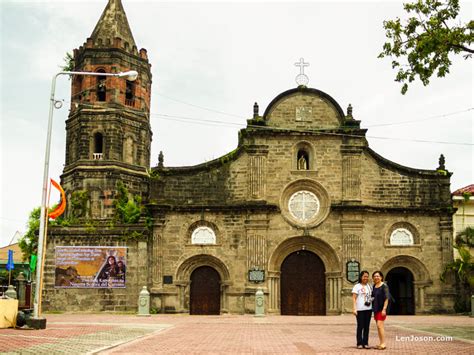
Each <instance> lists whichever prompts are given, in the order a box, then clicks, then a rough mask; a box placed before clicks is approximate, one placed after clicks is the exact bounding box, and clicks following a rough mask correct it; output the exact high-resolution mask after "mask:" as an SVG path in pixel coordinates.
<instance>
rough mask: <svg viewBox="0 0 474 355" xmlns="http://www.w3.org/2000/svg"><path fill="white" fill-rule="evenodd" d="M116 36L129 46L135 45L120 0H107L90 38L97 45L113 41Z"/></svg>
mask: <svg viewBox="0 0 474 355" xmlns="http://www.w3.org/2000/svg"><path fill="white" fill-rule="evenodd" d="M116 37H118V38H121V39H122V41H123V42H125V43H128V45H129V48H133V47H134V46H135V47H136V44H135V40H134V39H133V35H132V31H131V30H130V25H129V24H128V20H127V15H126V14H125V10H124V9H123V6H122V1H121V0H109V2H108V4H107V6H106V7H105V9H104V12H103V13H102V16H101V17H100V20H99V22H97V25H96V26H95V28H94V31H93V32H92V35H91V38H92V41H93V43H94V44H95V45H98V44H100V43H104V44H106V43H114V39H115V38H116Z"/></svg>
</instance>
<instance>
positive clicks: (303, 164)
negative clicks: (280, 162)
mask: <svg viewBox="0 0 474 355" xmlns="http://www.w3.org/2000/svg"><path fill="white" fill-rule="evenodd" d="M296 167H297V170H309V154H308V152H307V151H306V150H305V149H299V150H298V154H297V155H296Z"/></svg>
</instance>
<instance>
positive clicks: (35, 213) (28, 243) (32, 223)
mask: <svg viewBox="0 0 474 355" xmlns="http://www.w3.org/2000/svg"><path fill="white" fill-rule="evenodd" d="M40 215H41V207H36V208H34V209H33V210H32V211H31V212H30V216H29V217H28V222H27V224H26V226H27V228H28V229H27V231H26V233H25V234H24V235H23V237H22V238H21V239H20V241H19V242H18V246H19V247H20V249H21V251H22V252H23V258H24V260H27V259H29V257H30V255H32V254H36V251H37V248H38V231H39V225H40Z"/></svg>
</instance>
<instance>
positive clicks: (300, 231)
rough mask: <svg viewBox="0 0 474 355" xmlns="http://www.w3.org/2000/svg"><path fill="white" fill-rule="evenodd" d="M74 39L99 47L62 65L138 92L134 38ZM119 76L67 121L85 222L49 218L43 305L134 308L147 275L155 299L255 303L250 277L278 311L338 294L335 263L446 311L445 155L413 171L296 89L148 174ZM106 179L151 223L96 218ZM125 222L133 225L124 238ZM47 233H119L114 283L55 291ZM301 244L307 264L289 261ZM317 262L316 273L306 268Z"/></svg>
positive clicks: (140, 126) (158, 304)
mask: <svg viewBox="0 0 474 355" xmlns="http://www.w3.org/2000/svg"><path fill="white" fill-rule="evenodd" d="M111 4H112V5H113V6H112V5H111ZM114 6H115V7H114ZM111 8H114V9H115V10H114V11H121V12H123V9H122V7H121V4H120V1H113V0H110V1H109V5H108V7H107V8H106V10H105V12H107V11H112V10H111ZM123 16H125V15H124V14H123ZM109 17H110V16H109ZM103 18H108V17H107V16H104V15H103V17H102V18H101V21H103ZM125 22H126V18H125ZM127 26H128V24H127ZM97 27H100V21H99V24H98V26H97ZM97 27H96V30H97ZM109 27H110V26H109ZM96 30H95V31H94V33H97V32H96ZM122 32H123V31H122ZM125 32H126V31H125ZM93 35H94V34H93ZM129 36H131V32H130V35H129ZM132 40H133V37H132ZM116 42H117V43H120V41H116ZM87 43H88V44H87V45H86V47H85V48H83V49H82V51H84V52H87V51H88V48H89V47H88V45H89V46H90V50H91V53H96V52H95V51H96V50H97V53H102V54H103V55H104V57H100V58H99V57H95V56H94V55H92V54H91V57H90V58H91V62H90V63H88V64H87V65H86V64H85V62H84V61H81V60H79V61H78V62H76V66H77V65H79V66H81V65H82V67H81V68H82V69H86V68H92V69H91V70H95V69H96V68H98V67H97V66H96V62H95V61H96V60H97V61H98V62H99V61H102V60H103V61H106V62H107V63H108V65H110V66H111V67H110V68H112V67H113V65H114V61H118V64H117V65H118V67H120V70H128V69H135V70H138V71H139V72H140V78H141V81H139V84H138V85H139V86H140V87H141V91H140V93H138V94H137V95H138V96H139V97H142V98H143V101H142V103H147V102H149V92H150V91H149V90H150V83H151V79H150V77H151V75H150V72H149V64H148V62H147V61H146V56H145V54H146V52H145V51H144V50H142V51H140V54H139V55H138V54H137V53H135V52H136V47H133V48H135V50H134V51H135V52H134V51H133V50H132V51H128V52H127V50H126V48H130V46H129V47H123V48H122V47H121V49H116V48H115V47H113V48H114V49H110V50H111V51H112V52H113V51H117V52H119V53H120V55H123V56H125V57H126V58H127V59H122V58H121V57H120V56H118V57H117V56H115V55H114V56H112V55H111V56H110V60H109V59H105V58H106V57H107V56H106V53H107V51H108V50H109V49H107V48H104V49H103V48H102V47H100V48H98V49H97V48H95V47H94V46H96V44H95V43H94V41H93V40H88V42H87ZM104 43H106V42H105V41H102V42H101V45H103V44H104ZM110 43H112V42H110ZM110 53H111V52H110ZM76 55H77V52H76ZM81 58H82V57H81ZM99 59H100V60H99ZM125 63H126V64H125ZM88 65H89V66H88ZM87 70H89V69H87ZM122 84H123V83H122ZM122 84H119V82H118V81H114V82H110V83H107V85H108V87H110V89H109V88H108V89H107V90H111V92H116V93H117V92H118V94H117V95H115V96H112V97H114V99H111V101H106V102H103V103H102V102H101V103H98V102H95V101H94V100H92V99H91V101H90V103H91V105H89V102H88V105H86V106H83V104H81V103H80V104H79V107H78V108H77V109H74V110H72V112H71V115H70V119H69V120H68V122H67V125H68V126H67V131H68V150H67V151H68V152H67V154H66V168H65V170H64V175H63V180H62V182H63V185H64V186H65V188H66V190H67V192H68V193H69V194H71V193H72V192H73V191H75V190H77V189H80V190H85V191H87V192H88V194H89V195H88V196H89V201H90V202H89V207H90V208H89V211H92V212H90V213H89V215H88V216H82V217H83V218H85V217H90V218H91V219H92V221H93V222H94V225H93V228H90V227H87V226H85V225H84V223H85V222H84V223H83V225H77V226H74V227H67V228H66V227H61V228H54V229H53V230H52V231H51V233H50V237H49V242H48V248H47V249H48V252H47V253H48V254H47V255H48V256H47V260H46V270H47V273H46V279H45V282H46V290H45V297H44V299H45V307H46V308H48V309H75V310H76V309H77V310H125V309H135V308H136V300H137V296H138V292H139V291H140V290H141V287H142V286H144V285H147V286H148V288H149V289H150V292H151V297H152V306H153V307H154V308H155V309H157V310H158V311H160V312H183V313H187V312H191V313H193V314H210V313H211V312H214V311H215V310H216V309H217V312H218V313H237V314H242V313H253V311H254V307H255V304H254V295H255V292H256V290H257V289H258V288H262V289H263V291H264V293H265V298H266V311H267V312H268V313H273V314H280V313H281V312H282V309H283V308H284V309H285V312H286V314H339V313H341V312H347V311H350V309H351V307H352V303H351V302H352V301H351V289H352V286H353V283H352V282H350V281H348V278H347V277H346V271H347V270H346V263H347V262H349V261H358V262H359V263H360V265H361V268H362V269H367V270H369V271H370V272H372V271H375V270H379V269H380V270H382V271H383V272H384V273H385V274H386V275H387V274H388V276H389V280H388V281H389V284H391V285H393V287H392V291H393V293H394V295H395V298H397V296H398V298H399V305H398V306H397V309H396V312H398V313H402V314H410V313H424V312H438V311H446V310H449V309H451V308H452V304H453V296H454V295H453V289H452V287H451V285H450V284H449V283H448V284H442V283H441V281H439V275H440V274H441V272H442V269H443V265H444V263H446V262H449V261H450V260H452V222H451V215H452V208H451V199H450V191H449V186H450V178H449V176H450V174H449V173H447V172H446V171H445V170H444V167H442V166H440V169H438V170H433V171H431V170H418V169H412V168H407V167H404V166H401V165H398V164H396V163H393V162H391V161H388V160H387V159H384V158H383V157H381V156H379V155H378V154H377V153H375V152H374V151H373V150H371V149H370V148H369V146H368V142H367V140H366V138H365V134H366V130H365V129H361V128H360V122H359V121H356V120H355V119H354V118H353V117H352V108H350V109H348V112H347V114H345V113H344V112H343V110H342V109H341V107H340V105H339V104H338V103H337V102H336V101H335V100H334V99H333V98H332V97H330V96H329V95H327V94H326V93H324V92H322V91H319V90H316V89H311V88H306V87H304V86H300V87H298V88H295V89H291V90H288V91H286V92H284V93H282V94H280V95H278V96H277V97H276V98H275V99H274V100H273V101H272V102H271V103H270V105H269V106H268V107H267V109H266V111H265V113H264V114H263V116H259V114H258V107H256V111H255V113H254V117H253V118H252V119H249V120H248V125H247V127H246V128H245V129H243V130H241V131H240V133H239V144H238V147H237V149H236V150H235V151H233V152H231V153H229V154H227V155H226V156H224V157H221V158H219V159H216V160H214V161H211V162H208V163H205V164H201V165H198V166H193V167H176V168H172V167H165V166H163V165H162V164H160V165H159V166H157V167H155V168H152V170H151V173H150V174H149V175H148V174H147V172H146V167H148V166H149V145H150V140H151V131H150V129H149V122H148V106H147V105H146V104H142V105H138V106H135V107H132V108H130V107H126V106H127V105H126V104H125V99H124V98H123V97H122V96H123V95H122V93H123V87H121V86H120V85H122ZM74 85H75V84H73V95H74V93H75V91H74V90H76V89H74ZM78 90H79V89H78ZM121 95H122V96H121ZM97 130H99V131H100V132H103V137H104V140H105V142H106V143H105V144H104V145H105V147H106V149H105V150H104V151H103V154H104V159H102V160H100V159H96V160H94V159H93V157H92V156H91V155H90V153H91V148H90V147H91V144H92V146H93V143H90V142H91V139H93V138H91V137H94V132H96V131H97ZM127 135H129V136H130V137H133V138H132V140H131V141H130V142H129V141H127V138H126V137H127ZM73 137H74V138H73ZM141 138H143V139H141ZM127 149H128V151H133V152H134V153H133V154H131V155H130V156H129V157H127V156H126V154H124V153H122V152H124V151H125V150H127ZM117 181H124V184H125V185H126V186H127V187H128V188H129V190H130V191H131V192H132V193H134V194H140V195H141V196H142V197H143V200H144V202H146V203H147V207H148V210H149V211H150V214H151V217H152V222H151V224H152V226H151V227H150V226H148V228H146V226H145V223H144V220H143V219H142V220H141V221H140V222H139V223H138V224H135V225H133V226H130V225H127V226H120V228H119V227H117V226H109V225H108V224H107V223H109V222H108V221H110V219H111V218H112V216H113V214H114V204H113V200H114V196H116V183H117ZM95 191H97V192H95ZM94 194H96V195H97V196H98V197H97V198H96V197H94V196H95V195H94ZM97 201H99V202H97ZM94 204H96V207H94ZM68 208H69V207H68ZM94 211H95V212H94ZM83 220H84V219H83ZM134 228H135V229H137V230H139V232H140V233H138V235H140V236H141V237H140V238H137V239H132V238H129V237H127V236H129V235H130V231H131V230H132V229H134ZM199 233H201V234H199ZM56 245H107V246H113V245H123V246H128V248H129V250H128V262H129V265H130V268H129V269H128V271H127V275H128V276H127V287H126V289H120V290H116V289H99V290H95V289H94V290H90V289H81V290H74V289H61V290H57V289H54V275H53V274H54V271H53V268H54V260H53V257H52V255H54V254H53V248H54V246H56ZM303 256H304V257H307V258H308V259H307V260H308V261H305V262H306V264H304V263H303V264H301V263H300V264H298V261H297V259H298V258H300V259H301V257H303ZM294 260H296V261H294ZM305 260H306V259H305ZM292 262H295V263H296V264H295V265H303V268H302V269H298V270H300V271H301V272H299V275H297V276H296V278H295V280H290V281H291V282H293V281H294V282H296V283H292V284H291V285H293V286H289V282H290V281H288V278H285V277H284V276H286V275H282V270H283V266H285V268H286V267H290V268H291V265H292V264H289V263H292ZM315 265H319V266H318V267H319V270H316V271H317V272H315V273H314V274H311V273H307V272H306V273H305V270H312V269H311V268H312V267H316V266H315ZM321 265H323V266H321ZM295 267H296V266H295ZM298 267H299V266H298ZM306 267H307V268H306ZM254 269H257V270H260V271H264V275H265V279H264V281H263V282H262V283H254V282H250V281H249V276H248V275H249V270H254ZM213 270H214V271H213ZM285 270H286V269H285ZM213 272H214V273H215V272H216V274H215V277H216V278H217V281H216V282H217V301H216V298H213V297H214V296H212V295H211V296H210V295H209V294H206V290H209V289H212V288H213V287H215V285H211V283H212V282H213V281H212V282H211V279H212V277H214V276H212V277H210V276H209V277H208V278H207V279H206V277H204V275H213V274H212V273H213ZM206 273H207V274H206ZM316 274H318V275H322V276H321V277H319V276H318V277H316V276H315V275H316ZM300 278H301V279H300ZM296 279H297V280H296ZM203 280H204V281H203ZM206 280H208V281H206ZM298 280H299V281H298ZM206 282H208V283H206ZM298 282H300V283H298ZM294 285H297V286H296V287H295V286H294ZM203 290H204V291H203ZM203 292H204V293H203ZM302 293H304V294H302ZM307 295H310V296H307ZM216 302H217V303H218V304H217V305H216V304H215V303H216ZM211 309H212V311H211Z"/></svg>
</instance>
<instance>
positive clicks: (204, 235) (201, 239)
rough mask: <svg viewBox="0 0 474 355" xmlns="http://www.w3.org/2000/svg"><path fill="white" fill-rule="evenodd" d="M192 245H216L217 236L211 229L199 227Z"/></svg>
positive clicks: (194, 232) (194, 233)
mask: <svg viewBox="0 0 474 355" xmlns="http://www.w3.org/2000/svg"><path fill="white" fill-rule="evenodd" d="M191 243H192V244H216V234H215V233H214V231H213V230H212V229H211V228H209V227H198V228H196V229H195V230H194V231H193V234H192V235H191Z"/></svg>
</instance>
